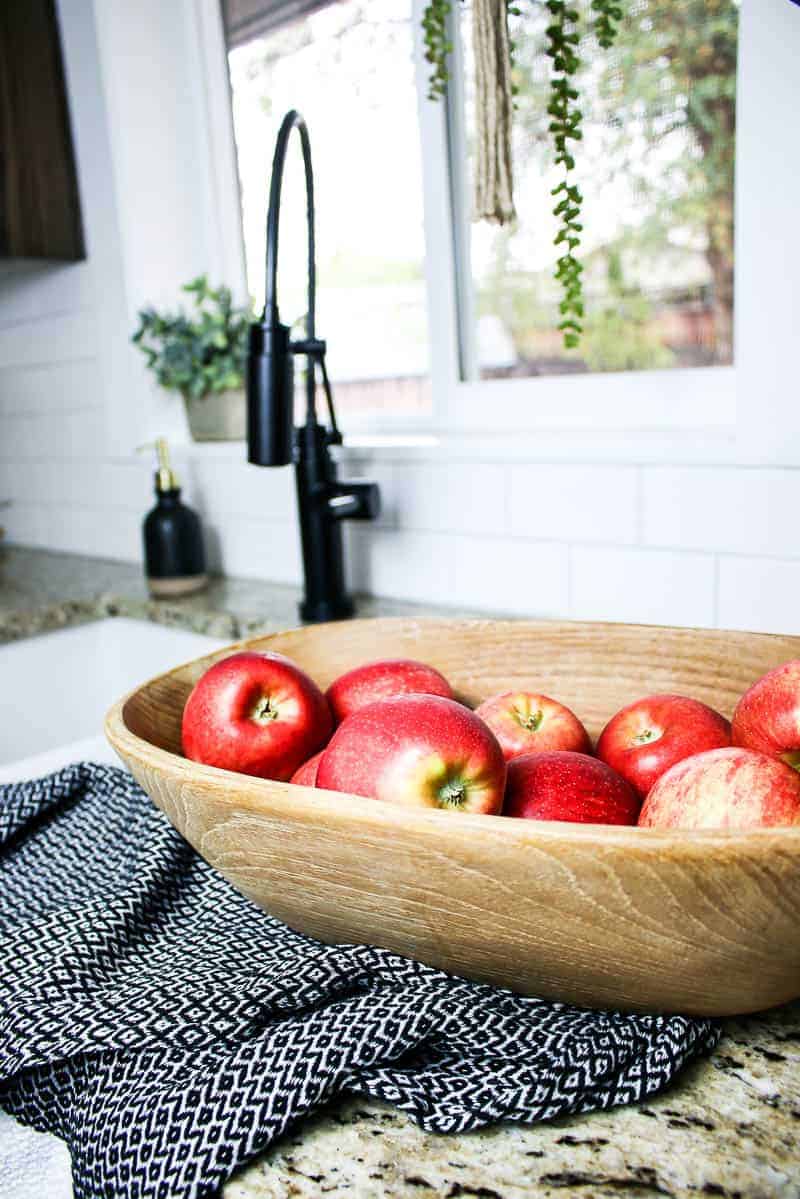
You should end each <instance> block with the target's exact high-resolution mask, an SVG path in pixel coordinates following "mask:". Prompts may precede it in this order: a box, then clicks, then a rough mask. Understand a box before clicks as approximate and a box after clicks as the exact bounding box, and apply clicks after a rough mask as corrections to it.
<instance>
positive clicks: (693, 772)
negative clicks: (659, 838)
mask: <svg viewBox="0 0 800 1199" xmlns="http://www.w3.org/2000/svg"><path fill="white" fill-rule="evenodd" d="M639 824H640V825H642V826H643V827H644V828H682V829H691V828H727V829H747V828H761V827H766V826H768V825H781V824H800V775H798V774H797V771H795V770H792V769H791V768H790V767H789V766H786V765H784V763H783V762H776V761H775V759H774V758H768V757H767V755H766V754H760V753H756V752H755V750H752V749H742V748H740V747H739V746H733V747H730V748H728V749H711V750H708V751H707V752H706V753H704V754H696V755H695V756H694V757H693V758H685V759H684V761H682V762H678V763H677V765H675V766H673V767H672V768H671V769H670V770H668V771H667V772H666V774H662V776H661V778H660V779H659V780H658V782H657V783H656V785H655V787H653V790H652V791H651V792H650V794H649V795H648V797H647V799H646V800H645V801H644V805H643V806H642V811H641V814H640V816H639Z"/></svg>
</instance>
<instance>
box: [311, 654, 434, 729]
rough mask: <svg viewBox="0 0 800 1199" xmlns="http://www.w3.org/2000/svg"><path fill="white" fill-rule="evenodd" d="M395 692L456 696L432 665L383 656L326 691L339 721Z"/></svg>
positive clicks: (353, 671)
mask: <svg viewBox="0 0 800 1199" xmlns="http://www.w3.org/2000/svg"><path fill="white" fill-rule="evenodd" d="M393 695H440V696H442V698H443V699H454V698H455V697H454V695H453V689H452V687H451V686H450V684H449V683H448V681H447V679H446V678H445V677H444V675H443V674H441V673H440V672H439V671H438V670H436V669H435V668H434V667H433V666H428V665H427V663H425V662H417V661H416V660H415V659H414V658H381V659H380V660H379V661H377V662H365V663H364V664H363V665H362V666H354V667H353V669H352V670H348V671H345V673H344V674H341V675H339V677H338V679H335V680H334V681H333V682H332V683H331V685H330V687H329V688H328V690H327V692H326V696H327V700H328V703H329V704H330V709H331V713H332V715H333V719H334V721H335V722H336V724H340V723H341V722H342V721H343V720H344V719H345V718H346V717H348V716H352V714H353V713H354V712H357V711H358V709H359V708H364V707H366V706H367V704H374V703H376V702H377V701H378V700H379V699H390V698H391V697H392V696H393Z"/></svg>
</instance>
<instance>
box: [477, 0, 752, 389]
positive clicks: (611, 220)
mask: <svg viewBox="0 0 800 1199" xmlns="http://www.w3.org/2000/svg"><path fill="white" fill-rule="evenodd" d="M575 6H576V7H577V8H579V9H582V10H583V11H585V12H586V13H587V14H588V13H589V12H590V6H589V0H575ZM517 7H518V10H519V15H517V16H514V17H512V18H511V36H512V38H513V41H514V45H515V69H514V79H515V83H516V85H517V87H518V89H519V91H518V94H517V97H516V105H517V107H516V112H515V116H514V129H513V155H514V168H515V183H516V209H517V213H518V219H517V222H516V223H515V224H514V225H513V226H509V227H503V228H498V227H497V226H492V225H488V224H486V223H480V224H475V225H472V226H471V232H470V236H469V243H468V244H469V254H470V259H471V282H472V289H473V290H472V296H471V304H470V306H469V308H468V312H470V315H469V317H468V319H469V320H470V321H471V322H472V326H473V327H472V328H471V329H469V330H467V331H466V334H467V336H468V337H470V336H471V337H472V338H473V339H474V347H475V358H476V359H477V368H478V374H479V376H480V377H481V378H492V377H509V376H511V377H513V376H530V375H541V374H545V375H546V374H560V373H565V372H585V371H619V370H642V369H653V368H662V369H663V368H670V367H693V366H708V365H720V364H727V363H730V362H731V361H732V356H733V337H732V333H733V184H734V143H735V113H736V58H737V26H738V3H737V2H736V0H716V2H715V3H713V4H709V3H705V2H703V0H630V3H629V4H626V5H625V8H626V10H627V12H628V17H627V18H626V20H624V21H623V22H622V23H621V24H620V29H619V35H618V38H617V42H616V43H615V46H614V47H613V48H612V49H611V50H610V51H605V50H603V49H602V48H600V47H599V46H598V45H597V44H596V42H595V41H594V39H592V38H585V39H584V41H583V43H582V46H581V58H582V60H583V63H584V67H583V69H582V71H581V73H580V75H579V77H578V80H579V81H578V83H577V86H578V88H579V91H580V101H579V103H580V105H581V109H582V111H583V114H584V120H583V140H582V141H581V142H580V143H579V145H578V148H577V150H576V158H577V169H576V172H575V174H576V182H578V183H579V184H580V185H581V189H582V191H583V194H584V197H585V204H584V212H583V218H582V219H583V224H584V233H583V245H582V247H581V255H582V262H583V263H584V268H585V274H584V296H585V303H586V320H585V334H584V337H583V340H582V345H581V347H580V349H578V350H573V351H566V350H565V349H564V348H563V345H562V340H561V336H560V334H559V333H558V331H557V325H558V322H559V320H560V316H559V312H558V302H559V300H560V298H561V296H560V293H559V289H558V286H557V284H556V283H555V282H554V280H553V267H554V264H555V259H556V257H557V254H558V253H559V252H560V251H557V250H556V248H555V247H554V246H553V236H554V234H555V231H556V224H555V218H554V217H553V216H552V212H551V209H552V207H553V203H554V201H553V200H552V199H551V196H550V189H551V188H552V187H553V186H555V184H556V183H558V182H559V181H560V179H561V177H562V175H561V173H560V171H559V170H557V169H556V168H554V167H553V166H552V165H551V160H552V150H551V147H550V144H549V141H548V136H547V124H548V121H549V119H550V118H549V117H548V115H547V111H546V110H547V103H548V98H549V96H548V87H549V78H550V60H549V59H548V58H547V56H546V54H545V52H544V49H545V45H546V42H547V39H546V36H545V29H546V26H547V24H548V21H549V19H550V18H549V13H548V11H547V9H546V8H545V6H544V4H539V3H524V4H520V5H518V6H517ZM587 25H588V21H587ZM460 28H461V33H462V39H463V43H464V45H465V49H466V51H467V52H466V54H465V56H464V61H465V70H464V93H465V107H466V131H467V136H466V140H467V149H468V152H469V153H470V157H471V145H470V143H471V140H472V138H471V131H472V127H473V121H472V116H471V106H472V95H473V86H472V73H471V61H472V58H471V53H470V52H469V41H470V13H469V6H468V5H464V6H463V10H462V17H461V23H460ZM457 152H458V148H457ZM470 310H471V311H470Z"/></svg>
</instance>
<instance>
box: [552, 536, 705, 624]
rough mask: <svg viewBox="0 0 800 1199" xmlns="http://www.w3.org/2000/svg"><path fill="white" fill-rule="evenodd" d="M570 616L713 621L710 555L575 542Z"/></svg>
mask: <svg viewBox="0 0 800 1199" xmlns="http://www.w3.org/2000/svg"><path fill="white" fill-rule="evenodd" d="M570 583H571V609H570V610H571V615H572V616H573V617H574V618H575V619H578V620H621V621H629V622H633V623H641V624H674V625H698V626H701V627H711V626H712V625H713V624H714V616H715V612H714V560H713V558H712V557H711V556H710V555H704V554H683V553H669V552H666V551H660V550H644V549H611V548H606V547H600V546H575V547H573V548H572V551H571V576H570Z"/></svg>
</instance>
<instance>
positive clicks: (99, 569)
mask: <svg viewBox="0 0 800 1199" xmlns="http://www.w3.org/2000/svg"><path fill="white" fill-rule="evenodd" d="M299 600H300V591H299V589H298V588H297V587H290V586H285V585H282V584H280V583H264V582H261V581H260V580H253V579H226V578H213V579H212V580H211V582H210V584H209V586H208V587H207V588H206V590H205V591H202V592H200V593H199V594H197V595H191V596H186V597H185V598H182V599H169V600H153V599H151V598H150V596H149V595H148V593H147V587H146V584H145V580H144V577H143V575H142V570H141V567H139V566H136V565H132V564H130V563H127V562H110V561H105V560H103V559H99V558H86V557H82V556H80V555H77V554H55V553H49V552H47V551H45V550H36V549H26V548H24V547H20V546H0V642H3V641H13V640H16V639H18V638H20V637H29V636H31V635H32V634H34V633H43V632H46V631H48V630H51V629H59V628H64V627H66V626H67V625H73V624H79V623H81V622H85V621H90V620H98V619H100V618H102V617H106V616H128V617H131V618H133V619H139V620H154V621H157V622H158V623H159V624H165V625H178V626H180V627H181V628H186V629H192V630H194V631H195V632H197V633H208V634H209V635H210V636H212V637H222V638H230V640H231V641H234V640H237V639H239V638H242V637H248V636H256V635H257V634H258V633H271V632H274V631H275V630H277V629H285V628H293V627H295V626H296V625H297V624H298V623H299V617H298V615H297V605H298V602H299ZM358 611H359V615H361V616H420V615H424V614H425V613H428V614H430V613H431V608H430V606H429V605H421V604H411V603H405V602H401V601H396V600H390V599H381V598H374V597H372V596H361V597H359V599H358ZM443 611H446V613H447V614H448V615H458V614H459V613H458V612H457V611H456V610H455V609H453V608H447V609H443ZM461 614H462V615H465V614H467V613H461Z"/></svg>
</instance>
